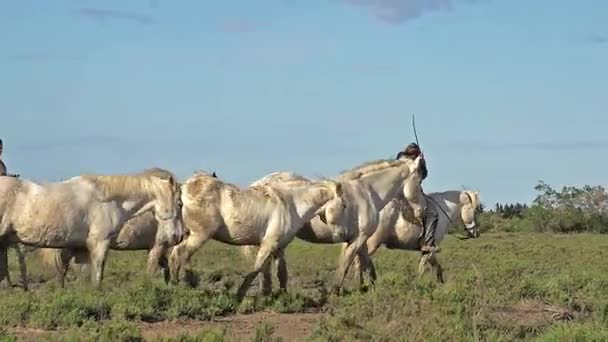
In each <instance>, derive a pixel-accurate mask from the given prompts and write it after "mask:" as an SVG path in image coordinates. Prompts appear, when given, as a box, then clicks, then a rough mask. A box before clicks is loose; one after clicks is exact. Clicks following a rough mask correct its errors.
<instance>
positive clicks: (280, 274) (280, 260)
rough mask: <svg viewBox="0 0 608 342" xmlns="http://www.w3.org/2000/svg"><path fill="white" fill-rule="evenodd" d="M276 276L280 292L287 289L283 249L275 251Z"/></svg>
mask: <svg viewBox="0 0 608 342" xmlns="http://www.w3.org/2000/svg"><path fill="white" fill-rule="evenodd" d="M277 278H279V288H280V289H281V291H282V292H286V291H287V278H288V275H287V262H286V261H285V252H284V251H283V249H282V248H281V249H279V250H278V251H277Z"/></svg>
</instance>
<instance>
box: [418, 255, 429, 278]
mask: <svg viewBox="0 0 608 342" xmlns="http://www.w3.org/2000/svg"><path fill="white" fill-rule="evenodd" d="M428 264H429V254H424V255H422V256H420V262H419V263H418V278H422V275H423V274H424V272H426V271H427V269H428Z"/></svg>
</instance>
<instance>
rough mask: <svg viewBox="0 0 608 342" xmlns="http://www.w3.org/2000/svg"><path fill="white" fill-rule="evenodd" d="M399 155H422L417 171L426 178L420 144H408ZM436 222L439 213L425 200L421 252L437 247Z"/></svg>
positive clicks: (411, 156) (412, 156)
mask: <svg viewBox="0 0 608 342" xmlns="http://www.w3.org/2000/svg"><path fill="white" fill-rule="evenodd" d="M401 156H405V157H406V158H409V159H412V160H414V159H416V157H418V156H422V158H421V159H422V160H421V164H420V169H419V171H420V172H421V177H422V180H424V179H425V178H426V176H427V175H428V171H427V168H426V162H425V160H424V155H423V154H422V151H421V150H420V146H418V144H416V143H411V144H409V145H408V146H407V147H406V148H405V150H403V151H401V152H399V154H398V155H397V158H400V157H401ZM438 222H439V215H437V212H436V211H435V207H434V206H433V205H432V204H431V205H429V203H428V202H427V204H426V206H425V208H424V214H423V217H422V224H423V241H422V246H421V247H420V250H421V251H422V253H423V254H425V253H428V252H431V251H435V250H436V249H437V247H436V246H435V230H436V229H437V223H438Z"/></svg>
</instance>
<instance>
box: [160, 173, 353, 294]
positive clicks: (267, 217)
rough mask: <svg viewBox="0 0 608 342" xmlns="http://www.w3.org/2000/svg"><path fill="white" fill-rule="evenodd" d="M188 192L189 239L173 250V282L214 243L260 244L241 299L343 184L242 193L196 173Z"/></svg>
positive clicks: (321, 183) (185, 199) (325, 182)
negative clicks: (196, 254) (206, 245)
mask: <svg viewBox="0 0 608 342" xmlns="http://www.w3.org/2000/svg"><path fill="white" fill-rule="evenodd" d="M182 190H183V196H182V200H183V205H184V207H183V220H184V224H185V227H186V228H187V229H188V232H189V236H188V237H187V238H186V239H184V241H182V242H181V243H180V244H179V245H177V246H175V247H174V248H173V251H172V252H171V255H170V257H169V269H170V271H171V278H172V280H173V281H178V280H179V278H180V269H181V268H182V267H183V266H184V265H185V264H186V263H188V262H189V260H190V258H191V257H192V255H193V254H194V252H195V251H196V250H197V249H198V248H200V247H201V245H203V243H205V242H206V241H207V240H209V239H214V240H217V241H220V242H223V243H227V244H231V245H237V246H247V245H256V246H260V250H259V252H258V254H257V257H256V261H255V265H254V267H253V270H252V272H250V273H248V274H247V275H246V276H245V279H244V280H243V283H242V284H241V286H240V287H239V289H238V291H237V299H238V300H239V301H240V300H242V299H243V297H244V296H245V294H246V292H247V290H248V289H249V287H250V286H251V283H252V282H253V280H254V279H255V277H256V276H257V275H258V273H260V272H261V271H262V269H263V268H264V267H265V266H266V264H267V263H269V262H270V258H271V256H272V255H273V254H277V253H280V252H281V251H282V250H283V249H284V248H285V247H286V246H287V245H288V244H289V242H291V241H292V240H293V238H294V237H295V235H296V233H297V231H298V230H299V229H300V228H301V227H302V225H303V224H304V222H306V221H308V220H310V219H311V218H312V217H313V216H315V215H316V214H317V211H318V210H319V209H320V208H321V207H323V206H324V205H325V204H326V203H327V202H328V201H331V200H334V199H338V198H340V196H341V195H342V189H341V185H340V183H338V182H335V181H332V180H321V181H316V182H311V183H307V184H305V185H301V184H295V183H290V182H285V183H282V184H277V185H276V186H268V187H249V188H247V189H241V188H239V187H237V186H235V185H232V184H229V183H225V182H223V181H221V180H219V179H217V178H214V177H212V176H211V175H209V174H207V173H205V172H197V173H195V174H194V175H193V176H192V177H190V178H189V179H188V180H187V181H186V182H185V184H184V185H183V187H182Z"/></svg>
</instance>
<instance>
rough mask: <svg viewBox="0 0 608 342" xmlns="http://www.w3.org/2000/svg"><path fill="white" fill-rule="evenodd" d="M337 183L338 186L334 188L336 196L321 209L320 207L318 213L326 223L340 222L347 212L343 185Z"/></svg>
mask: <svg viewBox="0 0 608 342" xmlns="http://www.w3.org/2000/svg"><path fill="white" fill-rule="evenodd" d="M336 183H337V188H336V190H334V198H333V199H332V200H330V201H328V202H327V203H325V205H324V206H323V207H321V209H319V212H318V215H319V218H320V219H321V221H322V222H323V223H326V224H334V225H336V224H339V223H340V222H341V221H342V218H343V217H344V215H345V212H346V208H347V206H346V201H345V200H344V197H343V196H342V186H341V184H340V183H338V182H336Z"/></svg>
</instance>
